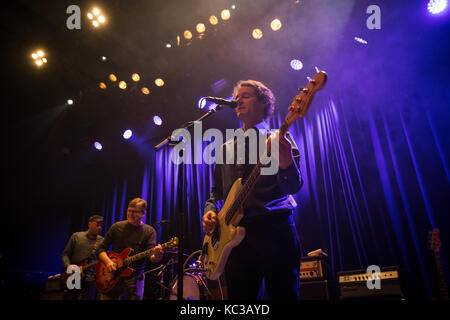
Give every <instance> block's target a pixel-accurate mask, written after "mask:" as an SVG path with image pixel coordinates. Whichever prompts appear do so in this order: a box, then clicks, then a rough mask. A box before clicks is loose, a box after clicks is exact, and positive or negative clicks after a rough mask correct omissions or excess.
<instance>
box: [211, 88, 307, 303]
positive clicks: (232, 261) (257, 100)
mask: <svg viewBox="0 0 450 320" xmlns="http://www.w3.org/2000/svg"><path fill="white" fill-rule="evenodd" d="M233 97H234V99H235V101H236V102H237V105H236V108H235V112H236V116H237V117H238V118H239V120H241V121H242V123H243V130H244V131H245V132H247V131H248V130H254V129H267V130H268V129H269V119H270V118H271V116H272V114H273V110H274V104H275V97H274V95H273V93H272V91H271V90H270V89H269V88H267V87H266V86H265V85H264V84H262V83H261V82H259V81H255V80H246V81H240V82H238V84H237V85H236V87H235V88H234V93H233ZM262 138H264V139H265V136H262ZM275 139H279V170H278V171H277V173H276V174H273V175H264V176H263V175H260V176H259V178H258V180H257V182H256V184H255V186H254V187H253V189H252V190H251V192H250V193H249V194H248V197H247V199H246V201H245V202H244V204H243V218H242V219H241V220H240V222H239V223H238V224H239V225H240V226H243V227H245V230H246V233H245V236H244V238H243V240H242V242H241V243H240V244H239V245H237V246H236V247H235V248H233V249H232V250H231V253H230V255H229V257H228V259H227V262H226V265H225V279H226V283H227V290H228V299H257V297H258V293H259V289H260V287H261V283H262V280H263V279H264V282H265V285H266V289H267V292H268V295H269V298H270V299H290V300H295V299H298V298H299V297H298V288H299V280H298V279H299V278H298V272H299V270H298V268H299V265H300V250H299V244H298V239H297V236H296V232H295V226H294V222H293V219H292V210H293V208H294V206H295V204H294V203H292V202H291V201H290V199H291V197H290V196H289V195H290V194H294V193H296V192H298V191H299V190H300V187H301V185H302V178H301V175H300V171H299V168H300V166H299V151H298V148H297V146H296V145H295V142H294V140H293V139H292V138H291V137H290V135H286V136H283V137H278V136H276V137H275ZM248 141H249V142H246V145H245V150H246V157H245V160H246V161H248V159H249V156H248V153H249V150H255V149H254V148H249V146H248V144H249V143H251V139H249V140H248ZM270 141H271V139H270V138H269V139H268V143H267V144H268V148H270ZM222 148H223V152H224V153H226V152H228V151H229V148H235V152H234V154H235V155H236V149H237V146H236V141H234V142H233V140H231V141H228V142H226V143H225V144H224V145H223V146H222ZM227 150H228V151H227ZM231 151H232V150H231ZM253 167H254V164H253V165H252V164H250V163H247V162H246V163H245V164H244V165H241V164H237V163H236V160H235V163H232V164H229V163H223V164H219V163H216V165H215V168H214V178H213V187H212V190H211V197H210V198H209V199H208V200H207V201H206V203H205V208H204V216H203V221H202V226H203V230H204V232H205V233H207V234H208V235H209V236H211V234H212V232H213V231H214V229H215V227H216V223H217V214H218V213H219V205H218V202H219V201H220V200H224V199H226V201H230V199H229V197H230V198H231V201H234V200H233V199H232V197H233V196H234V195H233V194H231V193H230V194H231V195H230V194H229V191H230V188H231V186H232V185H233V183H234V182H235V181H236V180H237V179H238V178H242V179H243V180H244V181H245V179H246V178H247V177H248V175H249V173H250V172H251V171H252V169H253ZM224 232H226V230H223V229H221V230H220V233H222V234H223V233H224ZM219 241H220V240H219Z"/></svg>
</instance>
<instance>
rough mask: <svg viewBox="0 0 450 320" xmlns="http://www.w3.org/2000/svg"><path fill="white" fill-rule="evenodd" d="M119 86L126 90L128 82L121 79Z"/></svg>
mask: <svg viewBox="0 0 450 320" xmlns="http://www.w3.org/2000/svg"><path fill="white" fill-rule="evenodd" d="M119 88H120V89H122V90H125V89H126V88H127V83H126V82H125V81H120V82H119Z"/></svg>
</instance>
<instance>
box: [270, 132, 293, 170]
mask: <svg viewBox="0 0 450 320" xmlns="http://www.w3.org/2000/svg"><path fill="white" fill-rule="evenodd" d="M272 139H278V155H277V154H271V156H273V157H275V158H276V159H277V158H278V165H279V167H280V169H282V170H285V169H287V168H289V166H290V165H291V164H292V163H293V162H294V157H293V155H292V144H291V142H290V141H289V140H288V139H287V138H286V136H282V137H280V135H279V131H278V130H277V131H276V133H275V134H271V135H270V137H269V138H268V139H267V150H268V151H269V152H270V146H271V143H272Z"/></svg>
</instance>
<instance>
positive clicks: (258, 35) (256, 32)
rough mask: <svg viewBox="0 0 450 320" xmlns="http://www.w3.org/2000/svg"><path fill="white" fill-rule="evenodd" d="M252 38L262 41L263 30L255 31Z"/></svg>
mask: <svg viewBox="0 0 450 320" xmlns="http://www.w3.org/2000/svg"><path fill="white" fill-rule="evenodd" d="M252 36H253V38H255V39H256V40H258V39H261V38H262V37H263V32H262V31H261V29H253V32H252Z"/></svg>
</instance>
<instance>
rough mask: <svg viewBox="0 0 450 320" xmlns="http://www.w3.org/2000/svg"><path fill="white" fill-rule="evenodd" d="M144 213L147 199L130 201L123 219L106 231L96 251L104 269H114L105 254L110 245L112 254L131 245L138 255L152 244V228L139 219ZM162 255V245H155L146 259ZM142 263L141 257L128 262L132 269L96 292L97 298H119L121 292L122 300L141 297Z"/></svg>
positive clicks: (154, 238)
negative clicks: (115, 282) (99, 293)
mask: <svg viewBox="0 0 450 320" xmlns="http://www.w3.org/2000/svg"><path fill="white" fill-rule="evenodd" d="M146 212H147V201H145V200H144V199H140V198H135V199H133V200H131V201H130V203H129V204H128V209H127V220H124V221H119V222H116V223H114V224H113V225H112V226H111V228H110V229H109V230H108V232H107V233H106V236H105V239H104V240H103V242H102V243H101V244H100V246H99V248H98V251H97V252H98V257H99V259H100V260H101V261H102V262H103V263H104V264H105V266H106V268H107V270H108V272H112V271H115V270H116V265H115V264H114V262H113V261H112V260H111V259H110V258H109V257H108V255H107V251H108V250H109V248H110V247H112V251H114V252H116V253H121V252H122V251H123V250H124V249H126V248H132V249H133V254H138V253H140V252H142V251H145V250H148V249H151V248H154V247H155V246H156V230H155V229H154V228H153V227H151V226H149V225H147V224H145V223H143V222H142V219H143V218H144V217H145V214H146ZM162 256H163V250H162V247H161V245H158V246H156V248H155V251H154V253H153V254H152V255H151V256H150V261H152V262H158V261H160V260H161V258H162ZM145 263H146V261H145V259H142V260H138V261H136V262H135V263H132V264H131V266H130V267H132V268H133V269H134V272H133V273H132V274H131V275H130V276H128V277H121V278H120V280H119V282H118V283H117V285H116V286H115V287H114V288H113V289H111V290H110V291H108V292H105V293H102V294H101V295H100V300H116V299H121V298H122V295H123V294H124V295H125V299H126V300H142V297H143V294H144V280H145V275H144V269H145Z"/></svg>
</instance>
